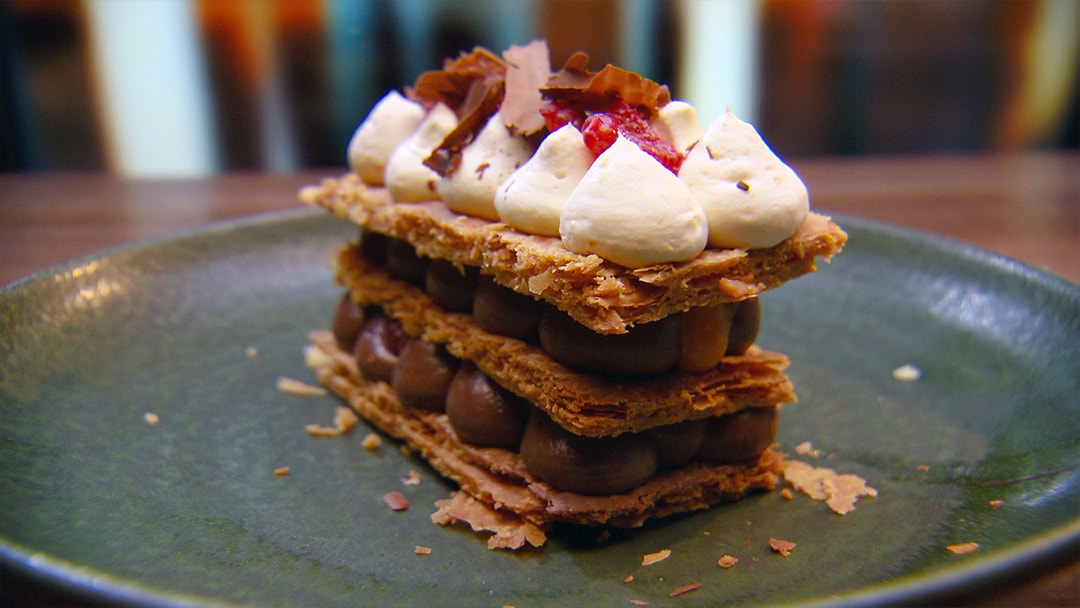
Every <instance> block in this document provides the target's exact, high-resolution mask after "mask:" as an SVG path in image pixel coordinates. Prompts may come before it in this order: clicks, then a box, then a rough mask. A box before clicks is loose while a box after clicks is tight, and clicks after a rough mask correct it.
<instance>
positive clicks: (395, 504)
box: [383, 491, 409, 511]
mask: <svg viewBox="0 0 1080 608" xmlns="http://www.w3.org/2000/svg"><path fill="white" fill-rule="evenodd" d="M383 502H385V503H386V506H388V507H390V508H391V509H392V510H394V511H404V510H405V509H408V508H409V499H408V498H405V495H404V494H402V493H401V492H396V491H395V492H387V493H386V494H383Z"/></svg>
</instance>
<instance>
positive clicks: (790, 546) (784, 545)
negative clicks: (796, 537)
mask: <svg viewBox="0 0 1080 608" xmlns="http://www.w3.org/2000/svg"><path fill="white" fill-rule="evenodd" d="M795 546H796V545H795V543H793V542H791V541H790V540H780V539H779V538H770V539H769V548H770V549H772V550H773V551H775V552H776V553H779V554H780V555H782V556H784V557H787V556H789V555H791V552H792V550H794V549H795Z"/></svg>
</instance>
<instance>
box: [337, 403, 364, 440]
mask: <svg viewBox="0 0 1080 608" xmlns="http://www.w3.org/2000/svg"><path fill="white" fill-rule="evenodd" d="M359 422H360V417H359V416H357V415H356V412H354V411H352V410H351V409H349V408H347V407H342V406H338V407H337V409H335V410H334V428H336V429H337V430H338V432H339V433H348V432H349V431H351V430H353V428H354V427H355V426H356V425H357V424H358V423H359Z"/></svg>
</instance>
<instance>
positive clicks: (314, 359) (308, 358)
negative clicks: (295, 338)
mask: <svg viewBox="0 0 1080 608" xmlns="http://www.w3.org/2000/svg"><path fill="white" fill-rule="evenodd" d="M331 363H333V359H331V358H330V355H328V354H326V353H325V352H323V351H322V349H321V348H316V347H315V346H310V345H309V346H305V347H304V365H306V366H307V367H308V368H310V369H318V368H320V367H326V366H327V365H330V364H331Z"/></svg>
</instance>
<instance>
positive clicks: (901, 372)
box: [892, 363, 922, 382]
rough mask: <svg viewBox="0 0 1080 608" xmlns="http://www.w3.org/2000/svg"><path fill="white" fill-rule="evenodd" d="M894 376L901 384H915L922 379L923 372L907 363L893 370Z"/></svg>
mask: <svg viewBox="0 0 1080 608" xmlns="http://www.w3.org/2000/svg"><path fill="white" fill-rule="evenodd" d="M892 375H893V378H896V379H897V380H899V381H901V382H914V381H915V380H918V379H919V378H921V377H922V370H921V369H919V368H917V367H915V366H914V365H912V364H910V363H907V364H904V365H901V366H900V367H898V368H896V369H894V370H892Z"/></svg>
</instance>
